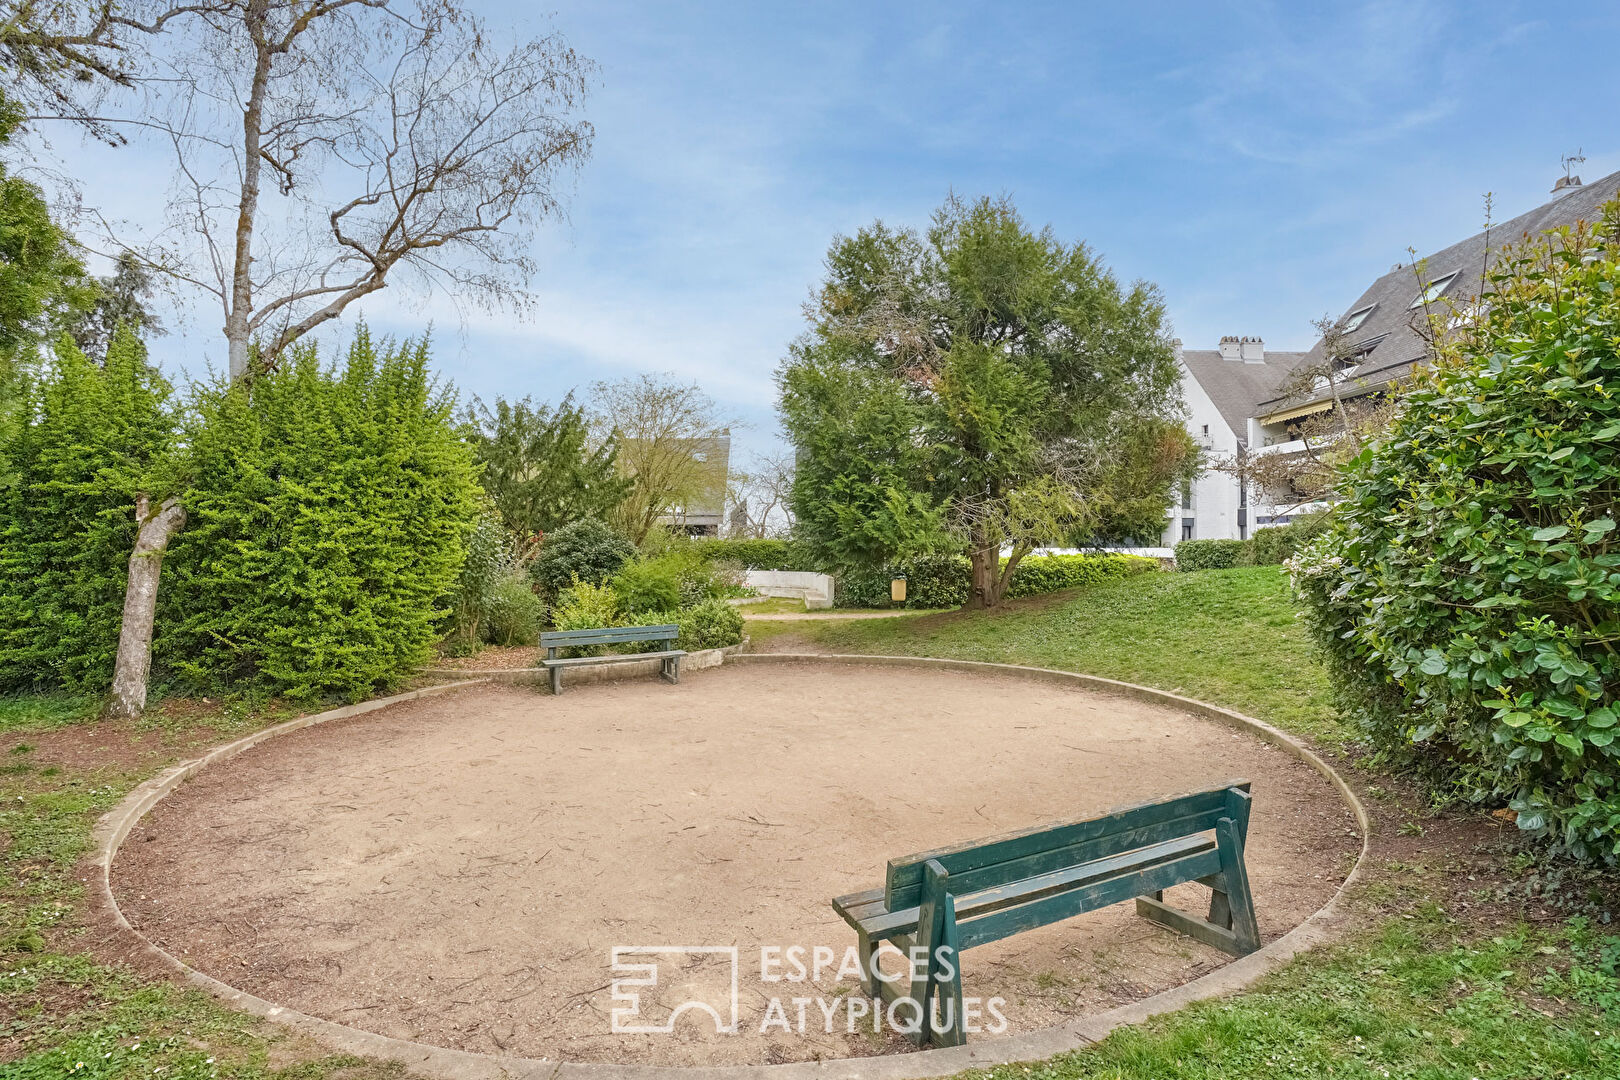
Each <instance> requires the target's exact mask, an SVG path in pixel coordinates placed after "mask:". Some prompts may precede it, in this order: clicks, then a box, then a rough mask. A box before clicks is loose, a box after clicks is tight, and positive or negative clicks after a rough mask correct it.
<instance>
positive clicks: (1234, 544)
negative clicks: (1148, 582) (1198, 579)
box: [1176, 540, 1248, 570]
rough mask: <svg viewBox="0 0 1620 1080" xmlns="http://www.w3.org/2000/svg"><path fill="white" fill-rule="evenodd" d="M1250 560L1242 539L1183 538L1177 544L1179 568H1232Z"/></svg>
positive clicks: (1177, 567) (1177, 566)
mask: <svg viewBox="0 0 1620 1080" xmlns="http://www.w3.org/2000/svg"><path fill="white" fill-rule="evenodd" d="M1246 562H1248V548H1247V546H1246V545H1245V544H1244V542H1243V541H1242V540H1183V541H1182V542H1181V543H1179V544H1177V545H1176V569H1177V570H1230V569H1231V568H1232V567H1234V566H1242V565H1244V564H1245V563H1246Z"/></svg>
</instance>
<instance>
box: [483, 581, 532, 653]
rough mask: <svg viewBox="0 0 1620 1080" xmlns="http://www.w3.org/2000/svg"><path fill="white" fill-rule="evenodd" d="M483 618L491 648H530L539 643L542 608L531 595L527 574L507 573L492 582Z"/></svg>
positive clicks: (486, 637) (485, 632) (485, 634)
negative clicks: (525, 646)
mask: <svg viewBox="0 0 1620 1080" xmlns="http://www.w3.org/2000/svg"><path fill="white" fill-rule="evenodd" d="M484 618H485V628H484V636H485V640H487V641H488V642H489V643H490V644H491V645H533V644H534V643H535V642H537V641H539V640H540V627H541V625H542V624H543V623H544V622H545V618H546V605H545V602H544V601H543V600H541V599H540V598H539V597H538V596H536V595H535V594H534V586H533V585H531V584H530V582H529V575H528V574H526V573H523V572H521V571H509V572H508V573H506V574H505V575H503V576H502V577H501V579H500V580H499V581H497V582H496V583H495V588H494V591H493V592H492V594H491V595H490V599H489V607H488V610H487V612H486V613H485V616H484Z"/></svg>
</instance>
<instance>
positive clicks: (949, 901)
mask: <svg viewBox="0 0 1620 1080" xmlns="http://www.w3.org/2000/svg"><path fill="white" fill-rule="evenodd" d="M944 897H945V899H944V905H945V920H944V926H943V927H942V928H941V933H940V939H939V946H938V948H937V951H936V952H935V954H934V955H933V956H932V957H930V959H931V960H932V961H933V963H932V964H931V965H930V968H931V970H930V975H932V976H933V978H934V1000H935V1002H936V1003H937V1004H938V1006H939V1013H940V1022H939V1024H938V1025H936V1026H935V1027H934V1028H933V1030H932V1032H931V1033H930V1035H929V1042H931V1043H933V1044H934V1045H935V1046H961V1045H962V1044H963V1043H965V1042H967V1026H966V1025H965V1024H964V1023H963V1022H962V939H961V934H960V933H959V932H958V930H957V928H956V897H954V896H952V895H951V894H950V893H945V894H944ZM945 965H949V968H950V976H949V977H948V978H947V977H945V970H946V968H945Z"/></svg>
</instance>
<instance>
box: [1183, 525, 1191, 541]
mask: <svg viewBox="0 0 1620 1080" xmlns="http://www.w3.org/2000/svg"><path fill="white" fill-rule="evenodd" d="M1181 538H1182V539H1183V540H1191V539H1192V538H1193V523H1192V522H1191V521H1183V522H1182V523H1181Z"/></svg>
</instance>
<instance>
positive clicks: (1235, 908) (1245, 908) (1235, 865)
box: [1215, 817, 1260, 953]
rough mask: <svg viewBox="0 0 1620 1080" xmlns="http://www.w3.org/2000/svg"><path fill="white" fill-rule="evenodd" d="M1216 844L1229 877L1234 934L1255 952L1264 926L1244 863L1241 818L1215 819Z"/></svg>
mask: <svg viewBox="0 0 1620 1080" xmlns="http://www.w3.org/2000/svg"><path fill="white" fill-rule="evenodd" d="M1215 845H1216V847H1217V848H1219V850H1220V854H1221V877H1223V878H1224V879H1226V898H1227V904H1228V906H1229V907H1230V909H1231V913H1232V914H1231V918H1232V934H1233V936H1234V937H1235V938H1236V940H1237V947H1238V948H1240V949H1242V950H1243V951H1244V952H1246V953H1250V952H1254V950H1256V949H1258V948H1259V947H1260V926H1259V923H1258V922H1257V921H1256V920H1255V917H1254V894H1253V893H1251V892H1250V891H1249V871H1248V869H1247V868H1246V867H1245V866H1244V864H1243V837H1242V834H1241V833H1240V832H1239V831H1238V824H1237V822H1235V821H1233V820H1232V819H1231V818H1226V817H1223V818H1220V819H1219V820H1217V821H1216V822H1215Z"/></svg>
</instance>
